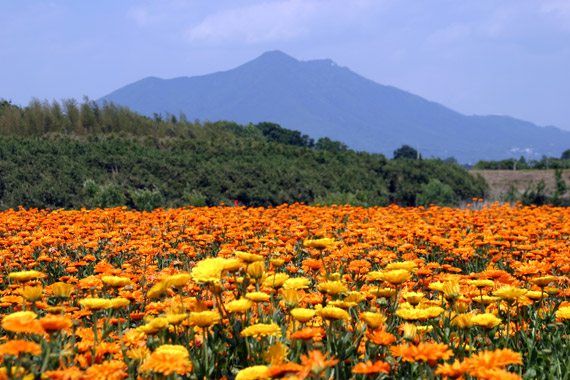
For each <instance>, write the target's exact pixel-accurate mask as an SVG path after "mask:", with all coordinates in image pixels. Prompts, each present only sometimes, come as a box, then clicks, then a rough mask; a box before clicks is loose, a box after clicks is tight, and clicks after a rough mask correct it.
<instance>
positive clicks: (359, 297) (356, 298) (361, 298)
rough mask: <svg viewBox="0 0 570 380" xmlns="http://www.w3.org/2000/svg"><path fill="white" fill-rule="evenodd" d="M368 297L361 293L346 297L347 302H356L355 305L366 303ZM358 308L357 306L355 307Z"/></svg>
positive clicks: (352, 293) (351, 293)
mask: <svg viewBox="0 0 570 380" xmlns="http://www.w3.org/2000/svg"><path fill="white" fill-rule="evenodd" d="M365 299H366V296H365V295H364V294H362V293H361V292H350V293H348V295H347V296H346V297H344V301H345V302H354V303H355V304H359V303H360V302H362V301H364V300H365ZM355 306H356V305H355Z"/></svg>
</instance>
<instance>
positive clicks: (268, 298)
mask: <svg viewBox="0 0 570 380" xmlns="http://www.w3.org/2000/svg"><path fill="white" fill-rule="evenodd" d="M569 244H570V209H566V208H553V207H522V206H520V205H515V206H514V207H513V206H509V205H504V206H500V205H498V204H496V205H488V206H485V207H483V206H481V205H480V204H479V203H478V201H477V200H475V202H474V204H473V206H469V207H467V208H466V209H462V210H460V209H451V208H438V207H432V208H429V209H423V208H400V207H397V206H391V207H386V208H369V209H365V208H354V207H349V206H338V207H336V206H333V207H309V206H305V205H300V204H294V205H283V206H279V207H275V208H244V207H225V206H220V207H213V208H181V209H169V210H162V209H158V210H156V211H154V212H152V213H148V212H144V213H140V212H136V211H128V210H126V209H121V208H114V209H97V210H76V211H65V210H37V209H32V210H24V209H20V210H8V211H4V212H2V213H0V259H1V261H0V265H1V276H0V290H1V292H0V314H1V315H0V317H1V318H2V319H1V330H0V336H1V337H2V338H0V360H1V364H0V379H34V378H36V379H66V380H75V379H126V378H129V379H228V380H231V379H237V380H244V379H246V380H253V379H278V378H289V379H321V378H324V379H329V378H334V379H382V378H386V379H445V378H448V379H457V378H463V379H501V380H508V379H519V378H523V379H535V378H539V379H542V378H544V379H550V378H551V379H568V378H569V377H570V362H569V360H568V358H569V357H570V339H569V336H570V321H569V319H570V302H568V300H567V299H568V297H569V296H570V288H569V285H568V284H569V282H570V280H569V278H568V276H567V274H568V272H569V271H570V248H569Z"/></svg>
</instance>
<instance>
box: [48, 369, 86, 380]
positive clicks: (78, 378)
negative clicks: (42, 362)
mask: <svg viewBox="0 0 570 380" xmlns="http://www.w3.org/2000/svg"><path fill="white" fill-rule="evenodd" d="M43 376H45V378H46V379H50V380H83V379H85V374H84V373H83V371H81V370H80V369H79V368H78V367H75V366H74V367H69V368H66V369H58V370H56V371H46V372H44V373H43V374H42V378H43Z"/></svg>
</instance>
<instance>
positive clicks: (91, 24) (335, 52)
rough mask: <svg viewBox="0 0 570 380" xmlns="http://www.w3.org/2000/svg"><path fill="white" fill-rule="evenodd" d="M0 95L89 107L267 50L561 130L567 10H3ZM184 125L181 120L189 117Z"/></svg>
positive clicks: (365, 6)
mask: <svg viewBox="0 0 570 380" xmlns="http://www.w3.org/2000/svg"><path fill="white" fill-rule="evenodd" d="M0 6H1V8H0V9H1V11H0V98H4V99H8V100H11V101H12V102H13V103H15V104H19V105H27V104H28V103H29V101H30V100H31V99H32V98H34V97H35V98H38V99H40V100H45V99H47V100H49V101H51V100H53V99H55V100H61V99H64V98H75V99H77V100H82V99H83V96H84V95H86V96H88V97H89V98H90V99H98V98H100V97H102V96H104V95H106V94H108V93H110V92H112V91H114V90H116V89H118V88H120V87H122V86H124V85H126V84H129V83H131V82H134V81H136V80H139V79H142V78H144V77H147V76H157V77H160V78H173V77H179V76H194V75H203V74H209V73H212V72H215V71H224V70H229V69H232V68H234V67H236V66H239V65H241V64H243V63H245V62H247V61H250V60H252V59H254V58H256V57H257V56H259V55H261V54H262V53H263V52H265V51H268V50H282V51H283V52H285V53H287V54H289V55H291V56H293V57H295V58H297V59H299V60H312V59H324V58H330V59H332V60H333V61H335V62H336V63H337V64H338V65H340V66H346V67H348V68H349V69H351V70H352V71H354V72H356V73H358V74H360V75H362V76H364V77H366V78H369V79H372V80H374V81H375V82H378V83H381V84H384V85H392V86H395V87H398V88H401V89H403V90H407V91H410V92H412V93H414V94H417V95H420V96H422V97H424V98H426V99H428V100H432V101H436V102H439V103H441V104H443V105H445V106H447V107H449V108H452V109H454V110H456V111H459V112H462V113H464V114H468V115H470V114H480V115H486V114H499V115H510V116H513V117H516V118H520V119H523V120H528V121H532V122H534V123H536V124H538V125H555V126H558V127H560V128H564V129H570V0H542V1H539V0H536V1H531V0H429V1H428V0H375V1H374V0H342V1H341V0H266V1H261V0H244V1H241V0H220V1H218V0H211V1H210V0H136V1H134V0H96V1H95V0H67V1H63V0H62V1H47V0H0ZM188 116H189V117H191V115H188Z"/></svg>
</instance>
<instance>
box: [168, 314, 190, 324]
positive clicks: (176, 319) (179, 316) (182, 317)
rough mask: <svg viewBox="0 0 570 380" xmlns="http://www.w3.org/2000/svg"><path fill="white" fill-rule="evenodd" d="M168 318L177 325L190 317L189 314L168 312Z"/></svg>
mask: <svg viewBox="0 0 570 380" xmlns="http://www.w3.org/2000/svg"><path fill="white" fill-rule="evenodd" d="M166 319H168V323H170V324H171V325H173V326H176V325H179V324H180V323H182V322H183V321H184V320H185V319H188V314H166Z"/></svg>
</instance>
